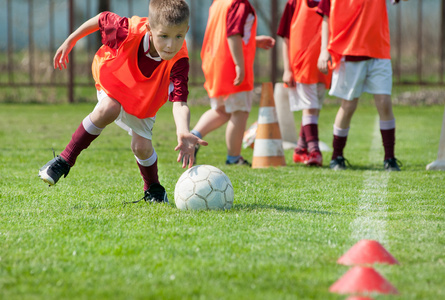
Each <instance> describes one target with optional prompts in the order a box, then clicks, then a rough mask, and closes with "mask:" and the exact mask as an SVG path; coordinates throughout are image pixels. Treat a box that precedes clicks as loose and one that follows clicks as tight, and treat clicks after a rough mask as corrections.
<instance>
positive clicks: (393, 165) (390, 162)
mask: <svg viewBox="0 0 445 300" xmlns="http://www.w3.org/2000/svg"><path fill="white" fill-rule="evenodd" d="M401 166H403V164H402V163H401V162H400V161H399V160H398V159H397V158H395V157H392V158H389V159H385V160H384V161H383V167H384V168H385V171H388V172H392V171H400V167H401Z"/></svg>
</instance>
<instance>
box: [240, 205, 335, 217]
mask: <svg viewBox="0 0 445 300" xmlns="http://www.w3.org/2000/svg"><path fill="white" fill-rule="evenodd" d="M232 209H235V210H257V209H273V210H278V211H283V212H294V213H308V214H319V215H336V214H337V213H333V212H330V211H319V210H308V209H299V208H291V207H286V206H281V205H267V204H260V203H253V204H235V205H234V206H233V207H232Z"/></svg>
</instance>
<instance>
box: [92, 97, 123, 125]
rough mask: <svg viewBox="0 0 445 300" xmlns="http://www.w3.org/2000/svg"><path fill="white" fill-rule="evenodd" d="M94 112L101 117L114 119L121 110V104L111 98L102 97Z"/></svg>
mask: <svg viewBox="0 0 445 300" xmlns="http://www.w3.org/2000/svg"><path fill="white" fill-rule="evenodd" d="M96 112H97V114H99V115H100V117H102V118H106V119H112V120H115V119H116V118H117V117H118V116H119V114H120V112H121V104H120V103H119V102H117V101H116V100H114V99H111V98H108V99H104V100H102V102H101V103H100V104H99V106H98V107H97V109H96Z"/></svg>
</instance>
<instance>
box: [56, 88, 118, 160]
mask: <svg viewBox="0 0 445 300" xmlns="http://www.w3.org/2000/svg"><path fill="white" fill-rule="evenodd" d="M97 95H98V100H99V102H98V104H97V105H96V107H95V109H94V110H93V112H92V113H91V114H90V115H88V116H87V117H86V118H85V119H84V120H83V121H82V123H81V124H80V125H79V127H78V128H77V130H76V131H75V132H74V134H73V135H72V137H71V140H70V142H69V143H68V145H67V146H66V147H65V149H64V150H63V151H62V153H60V156H61V157H63V158H64V159H65V160H66V161H67V163H68V164H69V165H70V166H71V167H72V166H74V164H75V163H76V160H77V157H78V156H79V155H80V153H81V152H82V151H83V150H84V149H86V148H88V147H89V145H90V144H91V142H92V141H93V140H95V139H96V138H97V137H98V136H99V134H100V133H101V132H102V130H103V129H104V127H105V126H107V125H108V124H110V123H111V122H113V121H114V119H116V118H117V116H118V115H119V113H120V110H121V105H120V104H119V102H117V101H116V100H114V99H111V98H110V97H108V96H107V95H106V94H105V93H103V92H98V94H97Z"/></svg>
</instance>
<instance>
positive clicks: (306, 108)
mask: <svg viewBox="0 0 445 300" xmlns="http://www.w3.org/2000/svg"><path fill="white" fill-rule="evenodd" d="M325 92H326V89H325V87H324V85H323V84H304V83H300V82H297V84H296V86H295V88H290V89H289V104H290V108H291V110H292V111H299V110H302V122H301V127H300V136H299V139H298V143H297V148H301V149H305V148H312V149H313V150H318V116H319V114H320V109H321V107H322V105H323V101H324V98H325ZM308 137H309V140H308ZM308 141H310V142H311V145H308V144H307V142H308ZM308 146H310V147H308Z"/></svg>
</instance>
